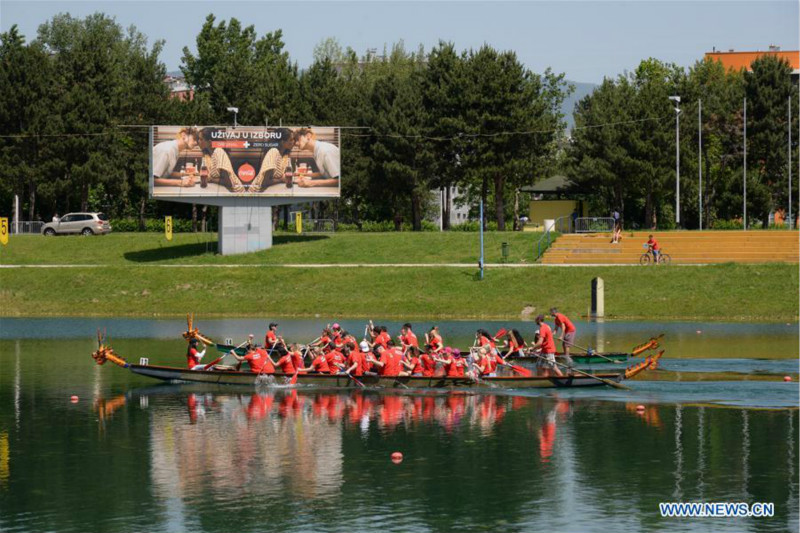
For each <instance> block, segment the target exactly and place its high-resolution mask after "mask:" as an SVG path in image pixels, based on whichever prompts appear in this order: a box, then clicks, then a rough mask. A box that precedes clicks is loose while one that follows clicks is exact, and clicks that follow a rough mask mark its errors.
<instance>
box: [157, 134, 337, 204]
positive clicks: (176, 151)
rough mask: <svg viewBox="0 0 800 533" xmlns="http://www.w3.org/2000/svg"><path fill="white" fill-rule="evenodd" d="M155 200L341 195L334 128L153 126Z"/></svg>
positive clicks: (323, 196) (332, 196)
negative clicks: (195, 197)
mask: <svg viewBox="0 0 800 533" xmlns="http://www.w3.org/2000/svg"><path fill="white" fill-rule="evenodd" d="M151 139H152V142H151V153H150V170H151V172H150V177H151V190H152V192H153V197H154V198H174V197H186V196H213V197H220V196H246V197H253V196H256V197H295V196H296V197H321V198H338V197H339V194H340V187H339V186H340V181H341V175H340V166H341V155H340V150H339V148H340V144H341V132H340V129H339V128H334V127H279V128H273V127H251V126H241V127H226V126H205V127H201V126H153V127H152V129H151Z"/></svg>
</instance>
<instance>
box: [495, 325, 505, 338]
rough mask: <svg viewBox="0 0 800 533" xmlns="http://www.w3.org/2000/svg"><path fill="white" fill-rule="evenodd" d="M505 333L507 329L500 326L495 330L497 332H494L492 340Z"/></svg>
mask: <svg viewBox="0 0 800 533" xmlns="http://www.w3.org/2000/svg"><path fill="white" fill-rule="evenodd" d="M506 333H508V330H506V328H500V329H499V330H497V333H495V334H494V340H497V339H499V338H500V337H502V336H503V335H505V334H506Z"/></svg>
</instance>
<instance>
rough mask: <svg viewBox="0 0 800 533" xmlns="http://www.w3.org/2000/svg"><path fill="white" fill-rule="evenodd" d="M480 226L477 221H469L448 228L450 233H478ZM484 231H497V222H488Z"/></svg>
mask: <svg viewBox="0 0 800 533" xmlns="http://www.w3.org/2000/svg"><path fill="white" fill-rule="evenodd" d="M480 230H481V226H480V223H479V222H478V221H477V220H470V221H468V222H462V223H461V224H455V225H453V226H450V231H480ZM486 231H497V222H495V221H493V220H490V221H489V222H487V223H486Z"/></svg>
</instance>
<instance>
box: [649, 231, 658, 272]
mask: <svg viewBox="0 0 800 533" xmlns="http://www.w3.org/2000/svg"><path fill="white" fill-rule="evenodd" d="M649 237H650V239H649V240H648V241H647V251H648V252H651V253H652V254H653V264H654V265H657V264H658V257H659V256H660V255H661V247H660V246H659V245H658V241H657V240H656V239H655V238H654V237H653V236H652V235H650V236H649Z"/></svg>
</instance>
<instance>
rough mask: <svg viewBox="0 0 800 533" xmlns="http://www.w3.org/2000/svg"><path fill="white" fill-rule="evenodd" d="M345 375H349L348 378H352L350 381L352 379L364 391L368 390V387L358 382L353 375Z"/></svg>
mask: <svg viewBox="0 0 800 533" xmlns="http://www.w3.org/2000/svg"><path fill="white" fill-rule="evenodd" d="M345 374H347V377H348V378H350V379H352V380H353V381H355V383H356V385H358V386H359V387H361V388H362V389H366V388H367V387H366V385H364V384H363V383H361V382H360V381H358V380H357V379H356V378H355V376H354V375H353V374H351V373H350V372H345Z"/></svg>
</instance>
